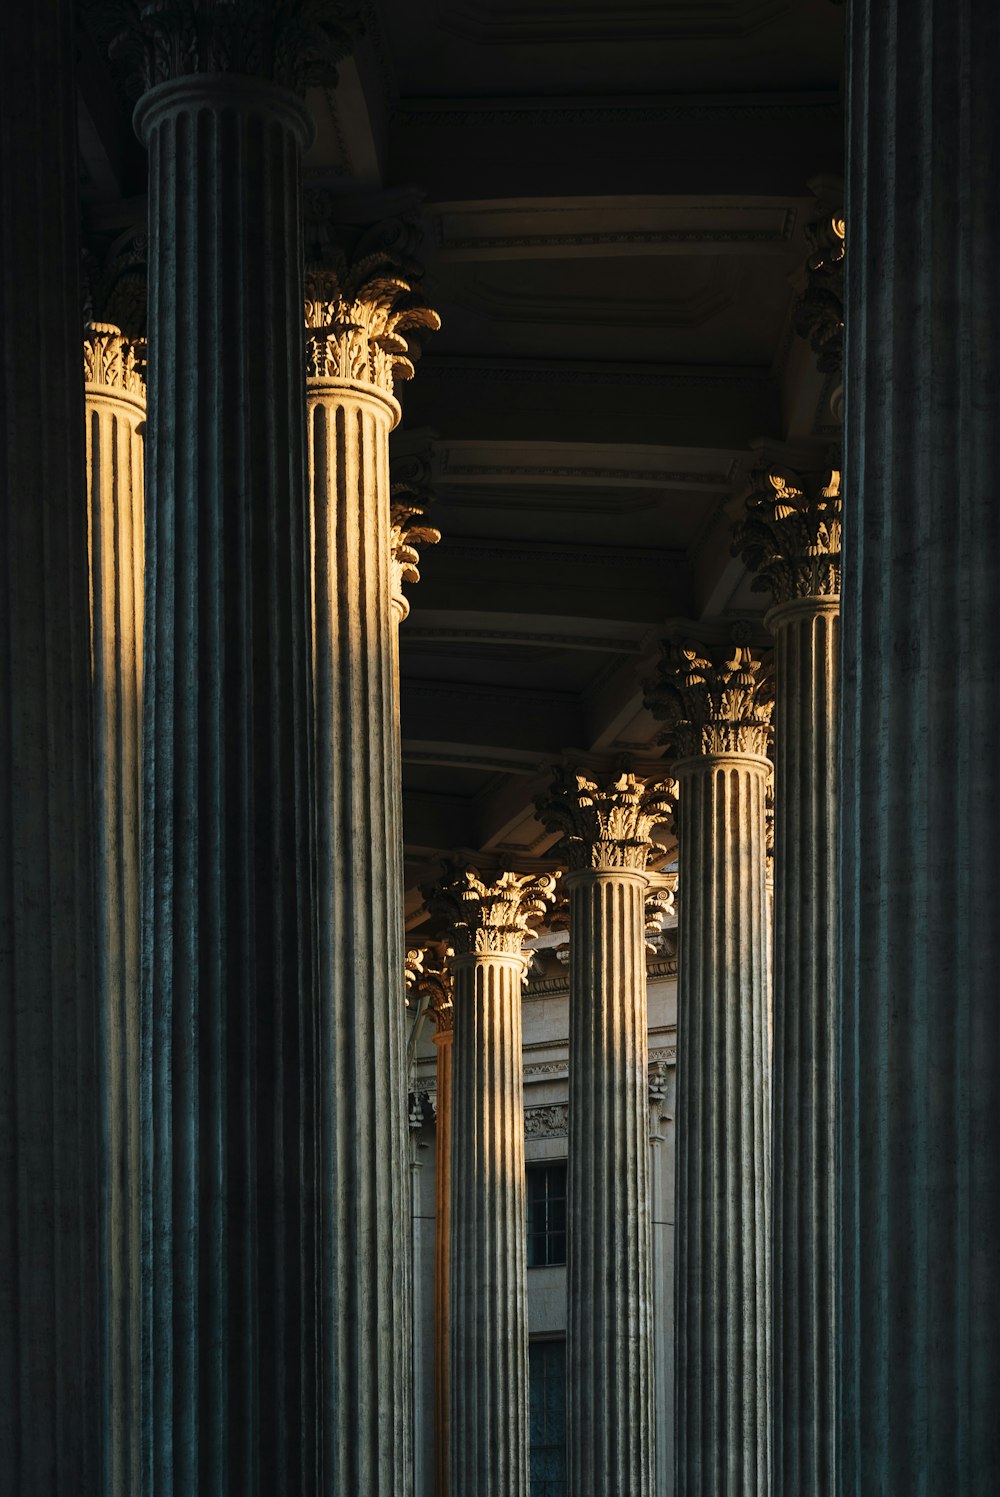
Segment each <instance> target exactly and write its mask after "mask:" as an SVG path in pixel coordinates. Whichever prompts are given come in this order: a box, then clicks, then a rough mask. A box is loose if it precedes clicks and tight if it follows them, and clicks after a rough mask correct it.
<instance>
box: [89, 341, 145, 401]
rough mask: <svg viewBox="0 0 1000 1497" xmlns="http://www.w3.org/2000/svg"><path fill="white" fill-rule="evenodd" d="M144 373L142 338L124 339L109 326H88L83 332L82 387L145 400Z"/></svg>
mask: <svg viewBox="0 0 1000 1497" xmlns="http://www.w3.org/2000/svg"><path fill="white" fill-rule="evenodd" d="M145 371H146V342H145V339H144V338H126V336H125V335H124V333H123V332H122V330H121V328H120V327H116V326H115V324H114V323H112V322H88V324H87V326H86V327H85V328H84V332H83V378H84V383H85V384H87V385H89V386H91V387H92V388H93V387H100V388H103V389H106V390H111V391H115V392H117V393H124V394H126V395H134V396H136V397H137V398H138V399H139V400H145V398H146V379H145Z"/></svg>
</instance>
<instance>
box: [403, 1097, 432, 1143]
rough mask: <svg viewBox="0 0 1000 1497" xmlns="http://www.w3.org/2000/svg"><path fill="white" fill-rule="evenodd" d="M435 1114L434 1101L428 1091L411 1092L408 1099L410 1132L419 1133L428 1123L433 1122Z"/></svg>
mask: <svg viewBox="0 0 1000 1497" xmlns="http://www.w3.org/2000/svg"><path fill="white" fill-rule="evenodd" d="M434 1116H435V1109H434V1101H433V1099H432V1098H431V1094H430V1092H428V1091H413V1092H410V1094H409V1097H408V1099H407V1121H408V1122H409V1125H410V1132H411V1133H417V1132H419V1130H420V1129H421V1128H423V1127H424V1125H425V1124H427V1123H433V1121H434Z"/></svg>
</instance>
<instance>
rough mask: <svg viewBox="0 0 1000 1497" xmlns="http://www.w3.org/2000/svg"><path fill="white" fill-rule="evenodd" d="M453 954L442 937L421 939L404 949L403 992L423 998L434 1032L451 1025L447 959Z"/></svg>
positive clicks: (451, 988) (451, 982) (451, 978)
mask: <svg viewBox="0 0 1000 1497" xmlns="http://www.w3.org/2000/svg"><path fill="white" fill-rule="evenodd" d="M453 955H454V952H453V951H452V949H451V947H450V946H449V945H448V943H447V942H446V941H425V942H424V944H423V945H422V946H411V947H410V949H409V951H407V953H406V995H407V998H408V999H416V1000H418V1001H420V1000H424V1001H425V1002H426V1004H427V1013H428V1014H429V1015H430V1017H431V1018H432V1019H433V1020H434V1023H435V1024H436V1025H437V1028H438V1032H439V1033H441V1032H443V1031H445V1030H448V1029H451V1027H452V1024H453V1023H454V1018H455V1008H454V998H455V979H454V975H453V973H452V970H451V965H450V963H449V958H450V957H451V956H453Z"/></svg>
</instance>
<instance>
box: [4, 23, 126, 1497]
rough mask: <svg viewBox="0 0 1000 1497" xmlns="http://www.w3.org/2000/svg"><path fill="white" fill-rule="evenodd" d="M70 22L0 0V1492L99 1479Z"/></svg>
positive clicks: (86, 681)
mask: <svg viewBox="0 0 1000 1497" xmlns="http://www.w3.org/2000/svg"><path fill="white" fill-rule="evenodd" d="M74 74H75V51H74V19H73V12H72V6H71V5H69V4H68V3H63V0H40V3H39V4H37V5H29V6H22V5H15V6H5V7H4V8H3V10H2V12H0V202H2V204H3V208H2V211H0V350H2V362H0V369H2V374H0V409H2V411H3V415H4V422H5V428H6V434H5V438H4V442H3V445H2V448H0V703H2V704H3V706H2V709H0V848H2V855H0V1009H2V1014H3V1020H2V1023H0V1263H2V1265H3V1272H2V1274H0V1490H2V1491H4V1492H10V1493H17V1494H18V1497H79V1494H80V1493H82V1492H98V1491H99V1490H100V1489H101V1486H102V1483H103V1482H104V1479H105V1473H104V1471H103V1470H102V1468H101V1456H102V1447H104V1446H106V1443H107V1433H108V1431H107V1428H106V1424H105V1420H104V1402H105V1401H104V1388H103V1385H102V1373H101V1338H102V1322H101V1301H100V1282H101V1280H100V1266H99V1220H98V1212H99V1205H100V1184H101V1182H100V1175H99V1157H100V1155H99V1147H100V1142H99V1141H100V1131H101V1126H102V1120H101V1117H100V1114H99V1108H98V1107H97V1106H96V1105H95V1099H97V1098H98V1096H99V1095H100V1084H99V1076H100V1063H99V1055H98V1037H99V1032H100V1013H99V1011H98V1002H97V997H98V988H97V986H96V980H95V972H94V958H93V944H94V943H93V932H94V920H95V909H94V901H93V872H94V833H93V815H92V796H91V747H90V733H91V684H90V651H89V619H88V606H87V598H88V578H87V506H86V489H85V485H84V476H83V465H84V444H83V382H82V380H81V377H80V334H81V306H82V301H81V294H80V284H79V231H78V223H77V141H76V98H75V79H74Z"/></svg>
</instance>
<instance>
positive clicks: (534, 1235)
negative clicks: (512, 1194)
mask: <svg viewBox="0 0 1000 1497" xmlns="http://www.w3.org/2000/svg"><path fill="white" fill-rule="evenodd" d="M565 1262H566V1165H565V1163H562V1164H534V1165H531V1166H530V1167H529V1169H528V1267H529V1268H547V1267H548V1266H549V1265H550V1264H552V1263H565Z"/></svg>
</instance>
